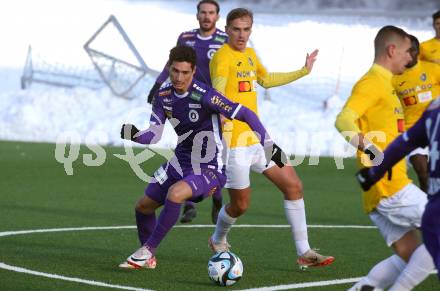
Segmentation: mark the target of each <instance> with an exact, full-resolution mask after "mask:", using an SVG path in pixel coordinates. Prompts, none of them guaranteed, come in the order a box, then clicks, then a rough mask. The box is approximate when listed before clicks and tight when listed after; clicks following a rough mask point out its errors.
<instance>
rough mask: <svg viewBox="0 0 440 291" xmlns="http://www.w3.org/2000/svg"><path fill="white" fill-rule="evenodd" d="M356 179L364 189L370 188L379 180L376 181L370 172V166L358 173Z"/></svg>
mask: <svg viewBox="0 0 440 291" xmlns="http://www.w3.org/2000/svg"><path fill="white" fill-rule="evenodd" d="M356 180H357V181H358V182H359V184H360V185H361V187H362V189H363V190H364V191H368V190H370V188H371V186H373V185H374V184H375V183H376V182H377V181H374V180H373V178H372V177H371V174H370V168H362V169H361V170H360V171H359V172H357V173H356Z"/></svg>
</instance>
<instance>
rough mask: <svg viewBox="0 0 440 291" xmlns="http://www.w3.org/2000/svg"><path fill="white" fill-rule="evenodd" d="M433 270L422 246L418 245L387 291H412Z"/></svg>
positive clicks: (431, 262) (430, 259) (426, 252)
mask: <svg viewBox="0 0 440 291" xmlns="http://www.w3.org/2000/svg"><path fill="white" fill-rule="evenodd" d="M432 270H434V262H433V260H432V257H431V255H430V254H429V253H428V251H427V250H426V247H425V245H424V244H422V245H420V246H419V247H418V248H417V249H416V250H415V251H414V253H413V254H412V255H411V258H409V262H408V264H407V265H406V267H405V269H403V271H402V272H401V273H400V276H399V277H398V278H397V280H396V282H395V283H394V285H393V286H392V287H391V288H390V289H389V291H406V290H412V289H413V288H414V287H415V286H417V285H418V284H419V283H421V282H422V281H423V280H425V279H426V277H428V276H429V273H430V272H431V271H432Z"/></svg>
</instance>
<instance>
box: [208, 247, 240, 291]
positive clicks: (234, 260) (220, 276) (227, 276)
mask: <svg viewBox="0 0 440 291" xmlns="http://www.w3.org/2000/svg"><path fill="white" fill-rule="evenodd" d="M242 275H243V263H242V262H241V260H240V258H239V257H237V255H235V254H233V253H231V252H221V253H217V254H215V255H213V256H212V257H211V258H210V259H209V261H208V276H209V279H211V281H213V282H214V283H216V284H217V285H220V286H231V285H234V284H235V283H236V282H237V281H238V280H240V279H241V276H242Z"/></svg>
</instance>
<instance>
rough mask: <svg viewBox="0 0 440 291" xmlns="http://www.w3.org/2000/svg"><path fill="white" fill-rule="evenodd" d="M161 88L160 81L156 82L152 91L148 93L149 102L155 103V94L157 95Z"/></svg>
mask: <svg viewBox="0 0 440 291" xmlns="http://www.w3.org/2000/svg"><path fill="white" fill-rule="evenodd" d="M159 89H160V84H159V83H157V82H156V83H154V85H153V87H152V88H151V90H150V93H148V99H147V102H148V103H149V104H153V99H154V95H156V93H157V91H158V90H159Z"/></svg>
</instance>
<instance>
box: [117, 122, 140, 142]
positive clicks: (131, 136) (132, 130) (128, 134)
mask: <svg viewBox="0 0 440 291" xmlns="http://www.w3.org/2000/svg"><path fill="white" fill-rule="evenodd" d="M138 132H139V129H137V127H136V126H134V125H133V124H123V125H122V127H121V138H122V139H127V140H131V141H136V138H135V135H136V134H137V133H138Z"/></svg>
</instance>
